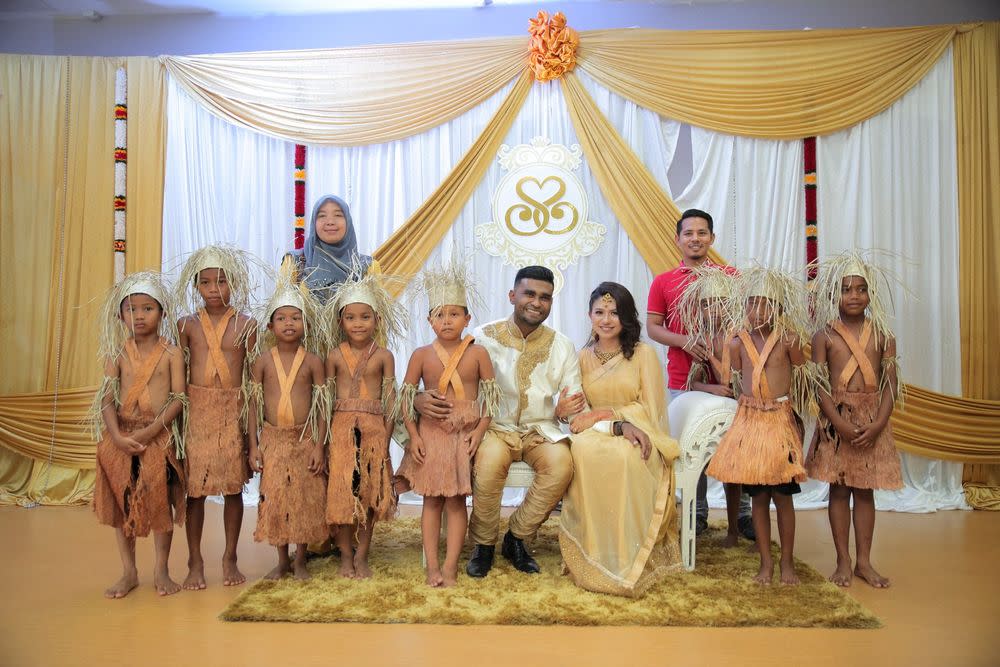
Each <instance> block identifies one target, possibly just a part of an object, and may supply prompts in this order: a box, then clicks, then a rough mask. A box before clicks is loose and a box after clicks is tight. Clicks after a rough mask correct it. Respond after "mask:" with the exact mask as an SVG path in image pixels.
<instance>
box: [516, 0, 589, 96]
mask: <svg viewBox="0 0 1000 667" xmlns="http://www.w3.org/2000/svg"><path fill="white" fill-rule="evenodd" d="M528 34H529V35H530V36H531V38H530V47H529V52H528V67H530V68H531V71H532V73H534V75H535V79H536V80H538V81H552V80H553V79H558V78H559V77H561V76H562V75H563V74H565V73H566V72H569V71H570V70H572V69H573V68H574V67H576V49H577V47H578V46H579V45H580V35H579V34H578V33H577V32H576V30H573V29H572V28H570V27H569V26H568V25H566V17H565V16H564V15H563V13H562V12H556V14H555V15H554V16H552V17H551V18H550V17H549V14H548V12H538V16H536V17H535V18H533V19H530V20H529V21H528Z"/></svg>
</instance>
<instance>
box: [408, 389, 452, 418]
mask: <svg viewBox="0 0 1000 667" xmlns="http://www.w3.org/2000/svg"><path fill="white" fill-rule="evenodd" d="M413 408H414V409H415V410H416V411H417V412H419V413H420V414H421V415H423V416H424V417H430V418H431V419H446V418H447V417H448V415H450V414H451V403H449V402H448V400H447V399H446V398H445V397H444V394H441V393H440V392H438V391H434V390H432V391H422V392H420V393H419V394H417V395H416V397H415V398H414V399H413Z"/></svg>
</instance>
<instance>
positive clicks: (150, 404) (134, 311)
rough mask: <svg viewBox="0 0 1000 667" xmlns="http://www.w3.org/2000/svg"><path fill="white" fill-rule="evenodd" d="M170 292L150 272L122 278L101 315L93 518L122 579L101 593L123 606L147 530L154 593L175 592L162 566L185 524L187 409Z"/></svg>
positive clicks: (93, 414)
mask: <svg viewBox="0 0 1000 667" xmlns="http://www.w3.org/2000/svg"><path fill="white" fill-rule="evenodd" d="M167 295H168V292H167V289H166V286H165V285H164V283H163V281H162V279H161V278H160V276H159V275H158V274H155V273H145V272H144V273H133V274H132V275H129V276H126V277H125V279H124V280H122V282H120V283H119V284H118V285H117V286H115V287H114V288H113V289H112V290H111V291H110V292H109V294H108V296H107V298H106V299H105V301H104V305H103V307H102V308H101V327H102V331H101V338H100V353H101V357H102V358H103V359H104V381H103V382H102V384H101V387H100V389H99V390H98V391H97V396H96V397H95V399H94V406H93V408H92V409H91V418H92V419H93V422H94V424H95V427H97V428H98V429H100V426H101V425H102V424H103V427H104V428H103V432H101V431H100V430H99V433H98V436H99V438H100V441H99V442H98V445H97V477H96V481H95V485H94V512H95V513H96V514H97V519H98V521H100V522H101V523H103V524H105V525H108V526H112V527H113V528H114V529H115V534H116V537H117V540H118V553H119V555H120V556H121V561H122V577H121V579H119V580H118V581H117V582H115V583H114V584H112V585H111V586H110V587H109V588H108V589H107V590H105V591H104V595H105V597H108V598H122V597H125V596H126V595H128V593H129V591H131V590H132V589H133V588H135V587H136V586H137V585H138V584H139V578H138V574H137V572H136V567H135V538H136V537H137V536H138V537H144V536H146V535H148V534H149V532H150V531H153V543H154V545H155V548H156V564H155V570H154V574H153V582H154V585H155V586H156V591H157V592H158V593H159V594H160V595H170V594H172V593H176V592H177V591H179V590H180V588H181V587H180V586H179V585H178V584H177V583H176V582H174V581H173V580H172V579H171V578H170V573H169V572H168V569H167V562H168V560H169V557H170V543H171V540H172V538H173V524H174V522H176V523H183V521H184V513H183V512H182V511H180V509H181V508H182V507H183V505H184V489H185V482H184V468H183V467H182V466H181V464H180V461H179V459H180V458H182V457H183V456H184V441H183V438H182V435H181V429H180V428H179V424H178V422H179V421H180V420H181V414H182V412H183V411H184V409H185V407H186V405H187V398H186V396H185V393H184V356H183V354H181V351H180V349H179V348H177V346H175V345H174V344H173V343H172V342H171V341H172V340H176V332H175V331H174V330H173V322H174V319H173V314H172V310H171V304H170V300H169V298H168V296H167Z"/></svg>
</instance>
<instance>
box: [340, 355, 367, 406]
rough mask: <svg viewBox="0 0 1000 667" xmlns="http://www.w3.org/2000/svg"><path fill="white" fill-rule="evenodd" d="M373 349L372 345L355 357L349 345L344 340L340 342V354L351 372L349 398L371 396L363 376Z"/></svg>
mask: <svg viewBox="0 0 1000 667" xmlns="http://www.w3.org/2000/svg"><path fill="white" fill-rule="evenodd" d="M374 350H375V345H372V346H371V347H369V348H368V349H367V350H366V351H364V352H362V353H361V356H360V357H355V356H354V351H353V350H352V349H351V346H350V345H348V344H347V343H346V342H344V343H341V344H340V354H341V356H343V357H344V363H346V364H347V370H348V371H350V373H351V391H350V398H368V399H370V398H371V392H370V391H368V385H367V383H365V379H364V377H363V376H364V374H365V368H367V367H368V360H369V359H371V357H372V352H373V351H374Z"/></svg>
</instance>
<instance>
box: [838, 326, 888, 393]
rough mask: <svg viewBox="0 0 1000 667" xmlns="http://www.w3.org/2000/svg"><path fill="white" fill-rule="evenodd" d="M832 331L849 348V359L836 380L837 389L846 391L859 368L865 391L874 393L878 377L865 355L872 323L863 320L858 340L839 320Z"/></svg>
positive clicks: (870, 335)
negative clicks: (837, 334)
mask: <svg viewBox="0 0 1000 667" xmlns="http://www.w3.org/2000/svg"><path fill="white" fill-rule="evenodd" d="M833 330H834V331H836V332H837V333H839V334H840V337H841V338H843V339H844V342H845V343H847V347H849V348H851V358H850V360H849V361H848V362H847V364H846V365H845V366H844V370H843V371H842V372H841V373H840V377H839V378H838V379H837V385H838V386H837V388H838V389H847V383H848V382H850V381H851V378H852V377H853V376H854V373H855V371H857V370H858V369H859V368H860V369H861V377H862V378H863V379H864V382H865V391H875V389H876V388H877V387H878V376H876V375H875V369H874V368H873V367H872V362H871V361H870V360H869V359H868V356H867V355H866V354H865V348H866V347H868V342H869V341H870V340H871V337H872V323H871V322H870V321H869V320H865V324H864V326H863V327H862V328H861V339H860V340H858V339H857V338H855V337H854V334H852V333H851V332H850V330H849V329H848V328H847V327H846V326H844V323H843V322H841V321H840V320H837V321H836V322H834V323H833Z"/></svg>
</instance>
